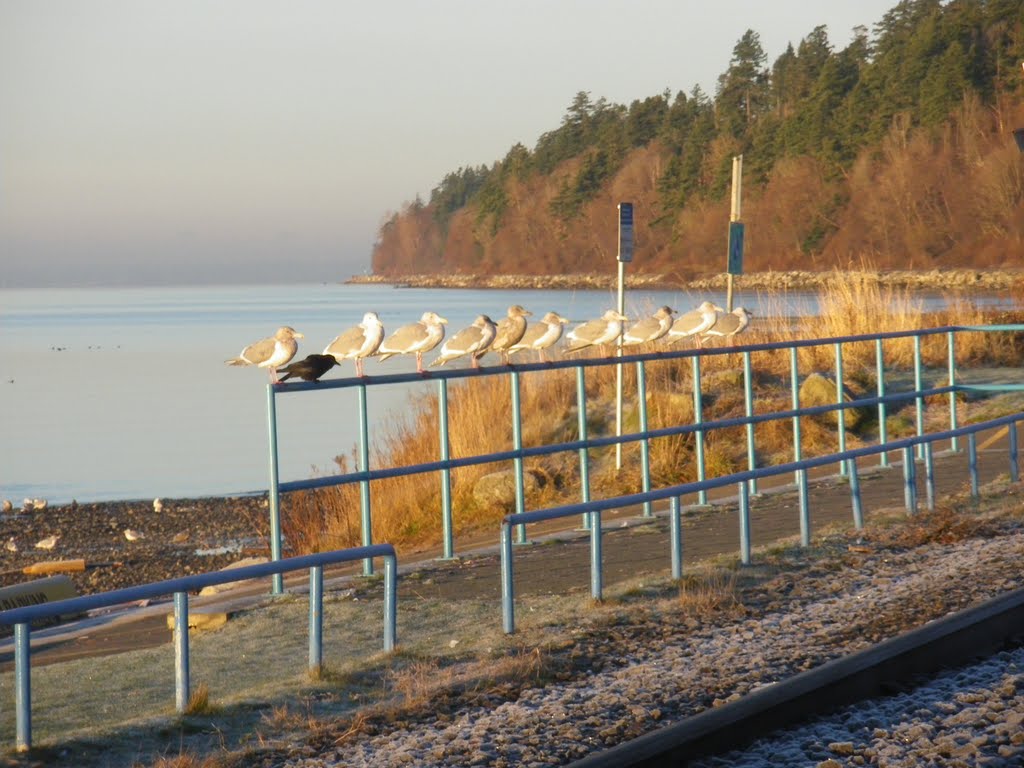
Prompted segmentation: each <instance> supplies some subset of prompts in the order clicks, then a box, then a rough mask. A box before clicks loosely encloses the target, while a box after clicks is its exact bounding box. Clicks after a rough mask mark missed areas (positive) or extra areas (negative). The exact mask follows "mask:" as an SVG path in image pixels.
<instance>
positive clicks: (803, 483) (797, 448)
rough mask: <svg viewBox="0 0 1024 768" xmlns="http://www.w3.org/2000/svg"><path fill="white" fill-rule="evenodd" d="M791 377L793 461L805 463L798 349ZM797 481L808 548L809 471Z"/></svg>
mask: <svg viewBox="0 0 1024 768" xmlns="http://www.w3.org/2000/svg"><path fill="white" fill-rule="evenodd" d="M789 377H790V380H791V383H790V394H791V397H792V406H793V410H794V411H796V412H797V413H796V414H795V415H794V416H793V461H794V462H798V461H803V458H804V456H803V447H802V445H801V443H802V440H801V433H800V414H799V410H800V368H799V364H798V361H797V348H796V347H792V348H790V350H789ZM794 474H795V476H796V477H795V480H796V486H797V491H798V493H799V497H800V542H801V543H802V544H803V546H805V547H808V546H810V544H811V510H810V504H809V502H808V492H807V470H806V469H798V470H796V472H795V473H794Z"/></svg>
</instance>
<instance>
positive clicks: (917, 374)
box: [914, 336, 924, 459]
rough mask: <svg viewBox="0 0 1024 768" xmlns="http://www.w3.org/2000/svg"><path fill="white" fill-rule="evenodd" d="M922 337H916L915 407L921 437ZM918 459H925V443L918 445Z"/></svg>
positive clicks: (922, 429) (922, 419) (922, 422)
mask: <svg viewBox="0 0 1024 768" xmlns="http://www.w3.org/2000/svg"><path fill="white" fill-rule="evenodd" d="M921 382H922V376H921V337H920V336H915V337H914V390H915V391H916V392H917V393H918V395H917V397H916V398H915V399H914V406H915V409H916V416H917V436H918V437H921V436H922V435H923V434H924V398H923V397H921V389H922V388H923V387H922V386H921ZM917 457H918V458H919V459H923V458H924V443H923V442H921V443H918V444H917Z"/></svg>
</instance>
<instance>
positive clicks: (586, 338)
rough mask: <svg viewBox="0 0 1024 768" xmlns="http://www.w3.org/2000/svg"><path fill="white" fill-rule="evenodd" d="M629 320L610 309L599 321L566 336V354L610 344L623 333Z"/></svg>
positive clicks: (581, 326) (589, 321) (580, 327)
mask: <svg viewBox="0 0 1024 768" xmlns="http://www.w3.org/2000/svg"><path fill="white" fill-rule="evenodd" d="M627 319H628V318H627V317H626V316H625V315H620V314H619V313H618V312H616V311H615V310H614V309H609V310H608V311H607V312H605V313H604V314H603V315H601V317H600V318H598V319H597V320H588V321H587V322H585V323H582V324H581V325H577V326H576V327H575V328H573V329H572V330H571V331H569V332H568V333H567V334H565V338H566V345H565V351H566V352H577V351H579V350H581V349H584V348H585V347H591V346H593V347H599V346H601V345H602V344H609V343H611V342H613V341H615V339H617V338H618V337H619V334H620V333H622V324H623V323H624V322H625V321H626V320H627Z"/></svg>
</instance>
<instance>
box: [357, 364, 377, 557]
mask: <svg viewBox="0 0 1024 768" xmlns="http://www.w3.org/2000/svg"><path fill="white" fill-rule="evenodd" d="M357 391H358V392H359V469H360V471H362V472H369V471H370V427H369V420H368V418H367V415H366V385H365V384H360V385H359V386H358V388H357ZM359 509H360V522H361V527H362V542H363V546H364V547H369V546H370V545H372V544H373V518H372V516H371V514H370V481H369V480H360V481H359ZM363 575H364V576H372V575H373V558H372V557H367V558H364V559H363Z"/></svg>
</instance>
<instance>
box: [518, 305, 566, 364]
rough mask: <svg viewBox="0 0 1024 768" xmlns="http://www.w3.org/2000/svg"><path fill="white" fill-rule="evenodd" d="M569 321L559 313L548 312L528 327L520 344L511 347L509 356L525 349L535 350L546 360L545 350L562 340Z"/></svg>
mask: <svg viewBox="0 0 1024 768" xmlns="http://www.w3.org/2000/svg"><path fill="white" fill-rule="evenodd" d="M568 322H569V321H568V320H567V319H566V318H564V317H562V316H561V315H560V314H558V313H557V312H548V313H546V314H545V315H544V317H542V318H541V319H540V320H538V321H537V322H536V323H533V324H532V325H530V326H528V327H527V329H526V333H524V334H523V338H521V339H520V340H519V342H518V343H516V344H513V345H512V346H511V347H509V349H508V351H509V354H512V353H513V352H519V351H520V350H523V349H533V350H536V351H537V354H538V355H540V359H541V360H544V350H545V349H547V348H548V347H551V346H553V345H554V344H555V342H557V341H558V340H559V339H560V338H562V329H563V328H562V327H563V326H564V325H565V324H566V323H568Z"/></svg>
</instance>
